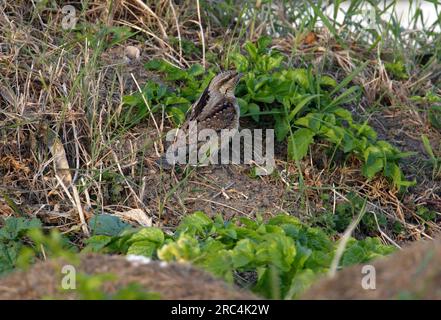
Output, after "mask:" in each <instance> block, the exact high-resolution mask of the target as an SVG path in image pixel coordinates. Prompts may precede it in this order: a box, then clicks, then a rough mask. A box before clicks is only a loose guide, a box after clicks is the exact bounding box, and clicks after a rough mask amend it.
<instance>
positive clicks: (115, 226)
mask: <svg viewBox="0 0 441 320" xmlns="http://www.w3.org/2000/svg"><path fill="white" fill-rule="evenodd" d="M89 228H90V230H91V231H92V234H94V235H107V236H116V235H118V234H120V233H121V232H122V231H123V230H127V229H130V228H132V226H131V225H130V224H128V223H126V222H123V221H121V219H120V218H118V217H117V216H112V215H109V214H100V215H94V216H93V217H92V218H91V219H90V220H89Z"/></svg>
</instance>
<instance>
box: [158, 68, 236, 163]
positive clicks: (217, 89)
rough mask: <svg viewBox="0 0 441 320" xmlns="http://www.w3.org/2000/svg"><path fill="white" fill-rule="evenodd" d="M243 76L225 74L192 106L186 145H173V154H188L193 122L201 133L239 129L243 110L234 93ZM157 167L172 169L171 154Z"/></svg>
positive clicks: (183, 131) (183, 128) (184, 129)
mask: <svg viewBox="0 0 441 320" xmlns="http://www.w3.org/2000/svg"><path fill="white" fill-rule="evenodd" d="M241 76H242V75H241V74H239V73H237V72H236V71H225V72H222V73H220V74H218V75H217V76H215V77H214V78H213V79H212V80H211V81H210V84H209V85H208V87H207V88H206V89H205V90H204V92H203V93H202V95H201V96H200V97H199V99H198V100H197V101H196V102H195V103H194V104H193V105H192V107H191V110H190V111H189V113H187V117H186V119H185V122H184V123H183V125H182V126H181V127H180V128H179V130H181V134H183V135H184V136H185V137H186V139H185V141H184V142H183V141H182V140H180V141H175V142H173V143H172V144H171V145H170V147H169V148H171V150H172V151H171V152H174V153H175V154H176V152H177V150H178V149H179V148H183V147H185V148H187V150H186V153H187V154H188V149H189V144H188V140H189V139H188V136H189V132H188V131H189V127H190V124H191V123H192V122H193V123H196V124H197V130H198V132H200V130H203V129H213V130H214V131H216V133H218V134H219V133H220V132H221V130H223V129H230V130H231V129H236V130H238V129H239V117H240V109H239V105H238V103H237V100H236V97H235V96H234V90H235V89H236V85H237V83H238V82H239V80H240V78H241ZM200 145H201V143H200V142H198V143H197V148H199V147H200ZM224 146H225V142H224V141H223V142H222V144H221V145H220V148H218V150H220V149H222V148H223V147H224ZM214 150H215V149H214ZM157 164H158V165H159V166H160V167H162V168H164V169H168V168H170V167H171V166H172V165H173V164H170V163H169V162H168V161H167V154H164V155H162V156H161V158H160V159H158V161H157Z"/></svg>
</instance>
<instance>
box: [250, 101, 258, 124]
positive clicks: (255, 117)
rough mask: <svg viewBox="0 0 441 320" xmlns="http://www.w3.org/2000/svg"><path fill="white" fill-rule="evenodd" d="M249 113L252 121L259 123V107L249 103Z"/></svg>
mask: <svg viewBox="0 0 441 320" xmlns="http://www.w3.org/2000/svg"><path fill="white" fill-rule="evenodd" d="M248 109H249V113H250V114H251V118H253V120H254V121H256V122H259V113H260V107H259V106H258V105H257V104H255V103H250V104H249V105H248Z"/></svg>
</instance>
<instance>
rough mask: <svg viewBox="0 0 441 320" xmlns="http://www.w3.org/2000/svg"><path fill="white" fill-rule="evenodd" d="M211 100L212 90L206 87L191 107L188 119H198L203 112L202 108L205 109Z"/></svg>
mask: <svg viewBox="0 0 441 320" xmlns="http://www.w3.org/2000/svg"><path fill="white" fill-rule="evenodd" d="M209 100H210V92H209V90H208V87H207V88H205V90H204V92H203V93H202V95H201V96H200V97H199V99H198V100H197V101H196V102H195V104H194V105H193V107H192V108H191V113H190V116H189V117H188V119H187V121H194V120H196V119H197V117H198V116H199V115H200V114H201V113H202V110H204V107H205V106H206V105H207V104H208V101H209Z"/></svg>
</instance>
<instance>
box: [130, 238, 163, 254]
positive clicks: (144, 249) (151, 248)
mask: <svg viewBox="0 0 441 320" xmlns="http://www.w3.org/2000/svg"><path fill="white" fill-rule="evenodd" d="M157 248H158V247H157V245H156V244H154V243H153V242H150V241H137V242H135V243H133V244H132V245H130V247H129V249H128V250H127V254H135V255H138V256H144V257H153V255H154V253H155V252H156V249H157Z"/></svg>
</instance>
